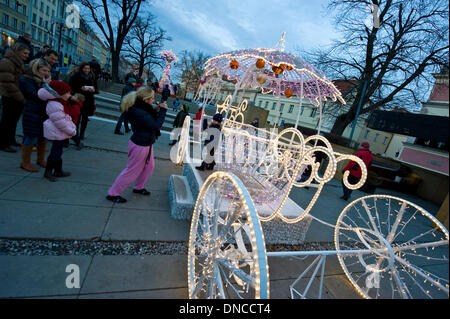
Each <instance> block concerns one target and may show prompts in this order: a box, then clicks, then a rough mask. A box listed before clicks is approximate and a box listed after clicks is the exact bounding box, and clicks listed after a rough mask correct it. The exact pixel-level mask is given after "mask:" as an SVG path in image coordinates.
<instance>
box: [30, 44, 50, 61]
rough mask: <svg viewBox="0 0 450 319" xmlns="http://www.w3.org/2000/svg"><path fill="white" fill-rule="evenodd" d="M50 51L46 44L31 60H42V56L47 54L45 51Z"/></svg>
mask: <svg viewBox="0 0 450 319" xmlns="http://www.w3.org/2000/svg"><path fill="white" fill-rule="evenodd" d="M50 49H51V48H50V46H49V45H47V44H46V45H44V46H43V47H42V50H40V51H38V53H36V54H35V55H34V56H33V58H32V60H34V59H38V58H43V57H44V55H45V52H47V51H48V50H50Z"/></svg>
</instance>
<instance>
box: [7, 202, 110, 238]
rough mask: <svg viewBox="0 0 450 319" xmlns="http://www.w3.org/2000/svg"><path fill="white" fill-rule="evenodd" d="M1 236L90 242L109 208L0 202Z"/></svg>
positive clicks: (96, 233)
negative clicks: (88, 240) (87, 240)
mask: <svg viewBox="0 0 450 319" xmlns="http://www.w3.org/2000/svg"><path fill="white" fill-rule="evenodd" d="M0 207H1V210H0V237H2V238H51V239H69V238H70V239H90V238H94V237H100V236H101V234H102V232H103V229H104V227H105V224H106V221H107V220H108V216H109V214H110V212H111V208H98V207H82V206H67V205H58V204H46V203H32V202H23V201H10V200H0Z"/></svg>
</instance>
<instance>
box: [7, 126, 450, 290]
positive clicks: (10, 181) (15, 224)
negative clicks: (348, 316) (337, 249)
mask: <svg viewBox="0 0 450 319" xmlns="http://www.w3.org/2000/svg"><path fill="white" fill-rule="evenodd" d="M114 126H115V121H113V120H108V119H103V118H96V117H92V118H91V120H90V122H89V124H88V128H87V134H86V139H85V141H84V144H85V148H84V149H82V150H81V151H78V150H76V149H75V147H74V146H73V145H71V146H70V147H69V148H68V149H64V154H63V163H64V165H63V168H64V169H65V170H67V171H69V172H71V173H72V176H70V177H67V178H64V179H59V180H58V181H57V182H55V183H50V182H48V181H47V180H46V179H44V178H43V172H44V170H43V169H42V168H41V169H40V171H39V172H38V173H28V172H26V171H24V170H22V169H20V168H19V164H20V152H17V153H14V154H11V153H5V152H1V153H0V241H1V240H9V241H11V240H23V239H25V240H31V241H33V240H47V241H56V240H63V241H93V242H95V241H100V242H148V243H149V244H151V243H154V242H166V243H170V242H182V243H186V242H187V241H188V237H189V230H190V224H189V222H188V221H180V220H174V219H171V218H170V213H169V198H168V188H167V187H168V180H169V177H170V175H172V174H178V175H181V173H182V168H181V167H180V166H176V165H175V164H173V163H172V162H171V161H170V160H169V154H170V147H169V145H168V143H169V135H168V134H167V133H165V132H163V133H162V135H161V137H160V138H159V139H158V140H157V142H156V143H155V145H154V155H155V159H156V160H155V170H154V174H153V176H152V178H151V179H150V181H149V182H148V184H147V185H146V188H147V189H148V190H150V191H151V193H152V194H151V196H149V197H145V196H141V195H137V194H134V193H132V192H131V190H132V185H130V187H128V188H127V189H126V190H125V192H124V193H123V194H122V196H123V197H125V198H127V199H128V202H127V203H125V204H113V203H112V202H110V201H108V200H106V199H105V195H106V192H107V190H108V188H109V187H110V186H111V184H112V183H113V182H114V179H115V178H116V177H117V175H118V174H119V173H120V171H121V170H122V169H123V168H125V165H126V161H127V143H128V140H129V137H130V135H129V134H127V135H123V136H119V135H115V134H113V130H114ZM20 127H21V125H20V122H19V125H18V130H17V134H18V135H19V136H20V135H21V128H20ZM18 139H19V137H18ZM35 156H36V154H35V152H34V153H33V155H32V159H33V161H35ZM314 191H315V189H313V188H311V189H309V190H305V189H294V190H293V191H292V193H291V196H290V197H291V198H292V199H293V200H294V201H295V202H297V203H298V204H299V205H300V206H303V207H304V206H305V204H306V203H307V202H308V201H309V200H310V198H311V197H312V196H313V192H314ZM387 192H389V191H387V190H377V193H387ZM341 193H342V190H341V187H340V182H337V181H334V180H333V181H332V182H330V183H329V185H327V186H326V187H325V188H324V191H323V193H322V194H321V197H320V200H319V201H318V202H317V204H316V206H315V207H314V209H313V210H312V212H311V214H313V215H314V216H316V217H318V218H321V219H323V220H324V221H326V222H329V223H331V224H334V223H335V222H336V219H337V216H338V214H339V213H340V211H341V210H342V208H344V207H345V205H347V204H348V203H347V202H344V201H342V200H340V199H339V197H340V196H341ZM390 193H391V194H394V195H399V196H400V197H404V198H406V199H409V200H411V201H412V202H414V203H416V204H418V205H420V206H422V207H424V208H426V209H427V210H428V211H429V212H430V213H432V214H436V212H437V211H438V209H439V206H438V205H435V204H433V203H430V202H427V201H424V200H421V199H419V198H416V197H414V196H410V195H403V194H395V193H393V192H390ZM363 195H366V194H364V193H361V192H358V191H355V192H354V193H353V197H354V198H357V197H360V196H363ZM306 241H307V242H333V229H332V228H330V227H326V226H324V225H322V224H320V223H316V222H314V221H313V222H312V224H311V227H310V229H309V231H308V233H307V236H306ZM1 248H2V247H0V298H187V294H188V292H187V255H186V254H180V253H174V254H170V253H166V254H161V255H154V254H153V255H102V254H88V255H61V256H53V255H43V256H40V255H15V254H12V253H10V252H5V251H2V250H1ZM69 264H76V265H78V266H79V269H80V279H81V282H80V287H79V288H71V289H69V288H67V287H66V285H65V282H66V278H67V276H68V275H69V273H67V272H66V266H67V265H69ZM307 264H308V261H307V260H306V261H301V260H298V259H293V258H279V257H269V273H270V287H271V297H272V298H289V297H290V293H289V285H291V284H292V283H293V281H294V280H295V279H296V278H297V277H298V275H299V274H300V273H301V272H302V271H303V270H304V269H305V268H306V266H307ZM447 267H448V264H447ZM309 277H310V275H307V276H306V279H304V280H302V281H301V284H306V280H307V279H308V278H309ZM324 278H325V281H324V290H323V295H322V297H323V298H330V299H334V298H338V299H341V298H359V296H358V294H357V293H356V291H355V290H354V289H353V288H352V287H351V285H350V283H349V281H348V280H347V278H346V277H345V274H344V272H343V270H342V269H341V267H340V265H339V263H338V261H337V258H336V257H329V258H328V262H327V264H326V271H325V276H324ZM447 278H448V271H447ZM318 289H319V288H318V280H317V278H316V279H315V280H314V282H313V285H312V287H311V293H312V295H313V296H314V294H317V293H318Z"/></svg>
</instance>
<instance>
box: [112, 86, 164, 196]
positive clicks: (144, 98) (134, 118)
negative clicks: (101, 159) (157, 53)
mask: <svg viewBox="0 0 450 319" xmlns="http://www.w3.org/2000/svg"><path fill="white" fill-rule="evenodd" d="M154 99H155V93H154V92H153V90H152V89H151V88H149V87H142V88H140V89H139V90H138V91H137V92H132V93H129V94H127V95H126V96H125V98H124V99H123V100H122V103H121V107H122V111H123V112H128V118H129V120H130V123H131V127H132V128H133V135H132V136H131V139H130V141H129V142H128V162H127V167H126V168H125V169H124V170H123V171H122V173H120V175H119V176H118V177H117V178H116V180H115V181H114V184H113V185H112V186H111V187H110V188H109V190H108V195H107V196H106V199H108V200H110V201H112V202H115V203H125V202H126V201H127V200H126V199H125V198H123V197H121V196H120V195H121V193H122V192H123V191H124V190H125V189H126V188H127V187H128V185H130V184H131V183H132V182H133V181H136V183H135V185H134V187H133V193H136V194H141V195H147V196H148V195H150V192H149V191H147V190H146V189H145V184H146V183H147V181H148V180H149V179H150V177H151V176H152V174H153V169H154V167H155V164H154V159H153V147H152V146H153V143H155V141H156V139H157V137H158V135H159V134H160V132H159V131H160V129H161V126H162V124H163V123H164V118H165V117H166V112H167V104H166V103H165V102H161V103H160V104H159V111H157V110H155V109H154V108H153V106H152V104H153V101H154Z"/></svg>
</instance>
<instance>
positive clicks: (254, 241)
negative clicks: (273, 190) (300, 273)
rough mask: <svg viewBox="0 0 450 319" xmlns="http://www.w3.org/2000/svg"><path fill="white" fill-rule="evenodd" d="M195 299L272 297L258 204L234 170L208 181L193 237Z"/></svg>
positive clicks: (191, 276) (190, 270)
mask: <svg viewBox="0 0 450 319" xmlns="http://www.w3.org/2000/svg"><path fill="white" fill-rule="evenodd" d="M188 282H189V297H190V298H201V299H203V298H231V299H236V298H269V274H268V264H267V256H266V250H265V244H264V237H263V234H262V230H261V225H260V222H259V220H258V217H257V215H256V210H255V207H254V205H253V202H252V200H251V198H250V195H249V194H248V192H247V190H246V189H245V187H244V185H243V183H242V182H241V181H240V180H239V179H238V178H237V177H236V176H234V175H233V174H230V173H224V172H215V173H213V174H211V175H210V176H209V177H208V179H207V180H206V181H205V183H204V184H203V186H202V188H201V190H200V193H199V195H198V198H197V202H196V205H195V208H194V213H193V216H192V222H191V230H190V237H189V254H188Z"/></svg>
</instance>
